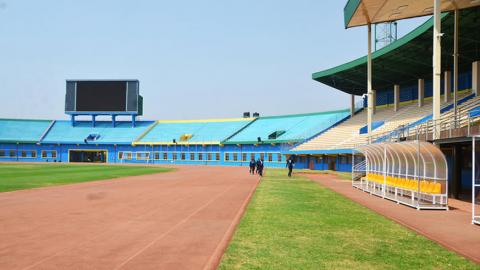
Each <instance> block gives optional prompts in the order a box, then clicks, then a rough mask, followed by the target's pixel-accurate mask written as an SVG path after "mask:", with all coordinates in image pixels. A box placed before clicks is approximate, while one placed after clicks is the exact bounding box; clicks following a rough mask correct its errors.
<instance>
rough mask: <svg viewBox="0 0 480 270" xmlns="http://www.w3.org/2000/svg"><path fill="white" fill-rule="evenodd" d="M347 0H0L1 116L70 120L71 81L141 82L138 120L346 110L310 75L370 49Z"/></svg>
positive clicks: (345, 100)
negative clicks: (350, 19)
mask: <svg viewBox="0 0 480 270" xmlns="http://www.w3.org/2000/svg"><path fill="white" fill-rule="evenodd" d="M345 3H346V1H339V0H322V1H318V0H296V1H291V0H281V1H278V0H275V1H273V0H242V1H225V0H204V1H194V0H190V1H187V0H183V1H182V0H179V1H164V0H157V1H155V0H151V1H147V0H137V1H123V0H115V1H113V0H101V1H100V0H82V1H78V0H64V1H58V0H42V1H40V0H29V1H27V0H0V59H1V60H0V104H1V105H0V118H33V119H64V118H67V116H66V115H65V113H64V100H65V80H67V79H138V80H139V81H140V94H141V95H142V96H143V98H144V116H143V117H142V118H141V119H145V120H146V119H203V118H224V117H241V116H242V114H243V112H246V111H250V112H259V113H260V114H261V115H279V114H295V113H307V112H319V111H328V110H336V109H345V108H347V107H348V106H349V102H350V99H349V95H347V94H345V93H343V92H340V91H338V90H335V89H333V88H330V87H328V86H326V85H323V84H320V83H318V82H316V81H313V80H312V79H311V75H312V73H314V72H317V71H320V70H323V69H327V68H330V67H333V66H336V65H339V64H342V63H345V62H346V61H350V60H353V59H355V58H358V57H361V56H363V55H365V54H366V50H367V30H366V27H357V28H352V29H347V30H346V29H345V28H344V24H343V7H344V5H345ZM424 20H425V18H420V19H414V20H407V21H401V22H399V24H398V32H399V35H400V36H401V35H404V34H405V33H407V32H408V31H410V30H412V29H413V28H414V27H416V26H418V25H419V24H420V23H421V22H423V21H424Z"/></svg>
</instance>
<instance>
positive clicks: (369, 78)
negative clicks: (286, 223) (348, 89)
mask: <svg viewBox="0 0 480 270" xmlns="http://www.w3.org/2000/svg"><path fill="white" fill-rule="evenodd" d="M367 95H368V115H367V130H368V140H369V143H371V141H370V140H371V136H372V118H373V91H372V25H371V24H368V55H367Z"/></svg>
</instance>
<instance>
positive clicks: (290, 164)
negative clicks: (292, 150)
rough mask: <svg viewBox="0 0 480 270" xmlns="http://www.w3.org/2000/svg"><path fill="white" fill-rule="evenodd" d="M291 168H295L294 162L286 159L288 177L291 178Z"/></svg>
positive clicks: (291, 159)
mask: <svg viewBox="0 0 480 270" xmlns="http://www.w3.org/2000/svg"><path fill="white" fill-rule="evenodd" d="M293 166H295V162H294V161H293V158H291V157H290V158H289V159H287V165H286V167H287V168H288V177H292V171H293Z"/></svg>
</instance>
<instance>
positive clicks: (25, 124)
mask: <svg viewBox="0 0 480 270" xmlns="http://www.w3.org/2000/svg"><path fill="white" fill-rule="evenodd" d="M51 123H52V121H51V120H21V119H17V120H13V119H0V142H14V143H17V142H19V143H20V142H24V143H28V142H30V143H36V142H38V141H39V140H40V138H41V137H42V135H43V133H44V132H45V131H46V130H47V129H48V127H49V126H50V124H51Z"/></svg>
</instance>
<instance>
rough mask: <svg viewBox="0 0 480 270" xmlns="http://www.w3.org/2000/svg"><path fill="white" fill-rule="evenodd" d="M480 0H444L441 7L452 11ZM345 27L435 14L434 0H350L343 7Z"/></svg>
mask: <svg viewBox="0 0 480 270" xmlns="http://www.w3.org/2000/svg"><path fill="white" fill-rule="evenodd" d="M479 5H480V1H478V0H443V1H441V6H440V9H441V11H442V12H444V11H452V10H455V9H464V8H471V7H475V6H479ZM343 14H344V20H345V28H349V27H354V26H361V25H367V24H375V23H382V22H389V21H396V20H401V19H407V18H413V17H420V16H426V15H432V14H433V1H432V0H349V1H348V2H347V4H346V5H345V8H344V9H343Z"/></svg>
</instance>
